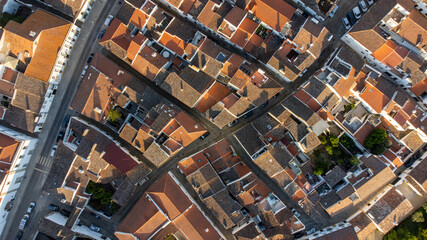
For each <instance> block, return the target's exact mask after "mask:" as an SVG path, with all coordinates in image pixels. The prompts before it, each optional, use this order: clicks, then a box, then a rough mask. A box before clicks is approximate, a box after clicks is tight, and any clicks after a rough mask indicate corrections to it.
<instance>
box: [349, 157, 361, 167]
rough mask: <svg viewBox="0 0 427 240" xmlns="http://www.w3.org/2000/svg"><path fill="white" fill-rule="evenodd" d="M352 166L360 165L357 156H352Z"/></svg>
mask: <svg viewBox="0 0 427 240" xmlns="http://www.w3.org/2000/svg"><path fill="white" fill-rule="evenodd" d="M350 164H351V165H353V166H357V165H359V159H358V158H357V157H356V156H354V155H353V156H351V158H350Z"/></svg>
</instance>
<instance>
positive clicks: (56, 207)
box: [48, 204, 59, 212]
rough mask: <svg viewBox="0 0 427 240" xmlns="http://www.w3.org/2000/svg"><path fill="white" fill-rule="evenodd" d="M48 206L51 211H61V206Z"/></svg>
mask: <svg viewBox="0 0 427 240" xmlns="http://www.w3.org/2000/svg"><path fill="white" fill-rule="evenodd" d="M48 208H49V210H50V211H55V212H58V211H59V207H58V206H56V205H54V204H49V206H48Z"/></svg>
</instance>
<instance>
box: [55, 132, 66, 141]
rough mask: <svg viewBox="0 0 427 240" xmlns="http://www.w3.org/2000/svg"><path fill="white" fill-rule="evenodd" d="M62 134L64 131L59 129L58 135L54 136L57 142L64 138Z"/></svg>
mask: <svg viewBox="0 0 427 240" xmlns="http://www.w3.org/2000/svg"><path fill="white" fill-rule="evenodd" d="M64 134H65V132H64V131H60V132H59V133H58V137H57V138H56V142H58V141H59V140H63V139H64Z"/></svg>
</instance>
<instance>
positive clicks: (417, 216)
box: [411, 209, 424, 223]
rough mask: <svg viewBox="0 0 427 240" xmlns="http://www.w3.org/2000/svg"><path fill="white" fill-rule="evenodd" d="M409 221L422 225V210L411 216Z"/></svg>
mask: <svg viewBox="0 0 427 240" xmlns="http://www.w3.org/2000/svg"><path fill="white" fill-rule="evenodd" d="M411 220H412V221H413V222H417V223H423V222H424V214H423V211H422V209H420V210H418V211H416V212H415V213H414V214H412V217H411Z"/></svg>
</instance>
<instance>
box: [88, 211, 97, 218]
mask: <svg viewBox="0 0 427 240" xmlns="http://www.w3.org/2000/svg"><path fill="white" fill-rule="evenodd" d="M89 214H90V215H91V216H93V217H94V218H96V219H99V218H100V216H99V215H98V214H96V213H93V212H89Z"/></svg>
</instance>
